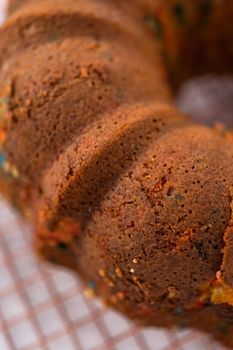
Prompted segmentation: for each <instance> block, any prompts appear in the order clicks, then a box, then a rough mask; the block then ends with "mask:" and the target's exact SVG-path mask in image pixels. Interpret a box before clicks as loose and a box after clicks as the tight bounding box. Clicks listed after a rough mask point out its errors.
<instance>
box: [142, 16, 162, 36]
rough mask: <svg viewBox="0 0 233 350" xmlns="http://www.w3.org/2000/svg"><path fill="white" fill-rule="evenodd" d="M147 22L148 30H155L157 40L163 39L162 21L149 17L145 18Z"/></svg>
mask: <svg viewBox="0 0 233 350" xmlns="http://www.w3.org/2000/svg"><path fill="white" fill-rule="evenodd" d="M145 22H146V24H147V26H148V28H150V29H152V30H153V32H154V33H155V35H156V38H157V39H162V37H163V27H162V24H161V23H160V21H159V20H158V19H157V18H156V17H154V16H152V15H148V16H146V17H145Z"/></svg>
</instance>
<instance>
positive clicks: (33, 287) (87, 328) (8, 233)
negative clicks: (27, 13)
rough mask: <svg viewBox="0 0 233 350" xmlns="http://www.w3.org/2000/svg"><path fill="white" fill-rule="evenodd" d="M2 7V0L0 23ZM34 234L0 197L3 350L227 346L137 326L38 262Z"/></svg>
mask: <svg viewBox="0 0 233 350" xmlns="http://www.w3.org/2000/svg"><path fill="white" fill-rule="evenodd" d="M19 1H20V0H19ZM4 8H5V1H4V0H0V21H2V20H3V18H4ZM30 237H31V234H30V228H29V227H28V226H27V225H26V224H25V223H23V222H22V220H21V219H20V218H19V217H18V216H17V214H16V213H14V212H13V211H11V210H10V209H9V207H8V206H7V205H6V204H5V203H4V202H3V201H1V200H0V350H47V349H48V350H223V349H224V348H223V347H220V346H219V345H218V344H216V343H215V342H213V341H212V340H211V339H210V338H208V336H206V335H204V334H201V333H198V332H196V331H190V330H184V331H173V332H168V331H166V330H161V329H155V328H153V329H149V328H147V329H143V328H137V327H136V326H135V325H133V324H132V323H131V322H129V321H127V320H126V319H125V318H123V317H122V316H120V315H119V314H117V313H116V312H113V311H112V310H109V309H106V308H105V307H104V306H102V305H101V303H100V301H98V300H96V299H92V300H90V299H88V298H86V297H85V290H84V288H83V286H82V283H81V281H80V280H79V279H78V278H77V276H74V275H73V274H72V273H71V272H69V271H66V270H63V269H61V268H58V267H52V266H50V265H47V264H46V263H41V262H40V263H39V262H38V261H37V259H36V257H35V256H34V254H33V250H32V246H31V239H30Z"/></svg>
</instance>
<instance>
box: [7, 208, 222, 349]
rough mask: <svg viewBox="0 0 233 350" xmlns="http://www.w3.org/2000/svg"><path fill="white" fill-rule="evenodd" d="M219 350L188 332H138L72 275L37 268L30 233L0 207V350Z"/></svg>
mask: <svg viewBox="0 0 233 350" xmlns="http://www.w3.org/2000/svg"><path fill="white" fill-rule="evenodd" d="M9 349H10V350H13V349H17V350H39V349H51V350H74V349H76V350H79V349H80V350H104V349H106V350H109V349H114V350H131V349H132V350H178V349H179V350H221V349H223V348H220V347H219V346H218V345H217V344H215V343H213V342H211V341H210V340H209V339H208V337H207V336H204V335H201V334H199V333H197V332H192V331H180V332H168V331H164V330H160V329H139V328H137V327H136V326H134V325H133V324H132V323H130V322H129V321H127V320H126V319H124V318H123V317H122V316H120V315H118V314H117V313H115V312H113V311H111V310H108V309H106V308H105V307H103V306H102V305H101V304H100V302H99V301H97V300H88V299H86V297H85V295H84V289H83V286H82V283H81V282H80V281H79V280H78V279H77V277H76V276H74V275H73V274H72V273H70V272H68V271H65V270H62V269H60V268H55V267H51V266H49V265H47V264H45V263H41V262H40V263H39V262H38V261H37V259H36V258H35V256H34V255H33V251H32V247H31V244H30V228H29V227H28V226H26V224H24V223H23V222H22V221H21V219H20V218H19V217H18V216H17V215H16V214H15V213H13V212H11V211H10V209H9V208H8V207H7V206H6V205H5V204H4V203H3V202H0V350H9Z"/></svg>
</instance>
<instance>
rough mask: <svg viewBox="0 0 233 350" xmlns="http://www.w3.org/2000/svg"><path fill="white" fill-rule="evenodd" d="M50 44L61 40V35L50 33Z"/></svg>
mask: <svg viewBox="0 0 233 350" xmlns="http://www.w3.org/2000/svg"><path fill="white" fill-rule="evenodd" d="M47 39H48V42H50V43H53V42H54V41H57V40H58V39H59V35H58V34H57V33H50V34H49V35H48V37H47Z"/></svg>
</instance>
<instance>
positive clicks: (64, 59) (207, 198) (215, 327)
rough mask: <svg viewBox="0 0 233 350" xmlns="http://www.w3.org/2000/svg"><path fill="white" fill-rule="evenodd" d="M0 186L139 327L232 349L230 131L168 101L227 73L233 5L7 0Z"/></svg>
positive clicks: (53, 251)
mask: <svg viewBox="0 0 233 350" xmlns="http://www.w3.org/2000/svg"><path fill="white" fill-rule="evenodd" d="M8 13H9V16H8V19H7V21H6V22H5V23H4V25H3V26H2V28H1V30H0V37H1V41H0V142H1V155H0V167H1V170H0V171H1V172H0V179H1V180H0V190H1V192H2V193H3V195H4V196H5V197H6V198H7V199H8V200H9V201H10V202H11V203H12V205H14V206H15V207H17V208H18V209H19V210H20V211H21V213H22V214H23V215H24V216H26V217H27V218H28V220H30V221H31V222H32V223H33V225H34V228H35V232H36V234H35V241H36V243H35V245H36V249H37V252H38V254H39V256H41V257H43V258H44V259H47V260H49V261H51V262H53V263H57V264H61V265H63V266H67V267H69V268H71V269H73V270H74V271H77V272H78V274H79V275H80V276H81V277H82V278H83V280H84V281H85V282H86V283H87V285H88V286H89V287H90V288H91V289H92V291H93V292H94V293H96V294H97V295H99V296H100V297H101V298H102V299H103V300H104V301H105V302H106V303H107V304H108V305H111V306H113V307H114V308H117V309H119V310H121V311H122V312H123V313H125V314H126V315H127V316H128V317H130V318H132V319H134V320H137V321H139V322H141V323H142V324H145V325H155V326H162V327H172V326H178V327H195V328H198V329H201V330H205V331H208V332H210V333H211V334H212V335H213V336H215V337H216V338H217V339H218V340H220V341H222V342H223V343H225V344H226V345H228V346H231V347H233V215H232V211H233V138H232V133H231V131H227V130H223V129H219V128H208V127H206V126H204V125H199V124H196V123H194V122H193V121H192V120H191V118H190V117H188V116H186V115H184V114H183V113H182V112H181V111H179V110H178V109H177V108H176V107H175V106H174V104H173V96H174V94H175V91H176V89H177V87H178V86H180V84H181V83H182V82H183V81H184V80H186V79H188V78H190V77H192V76H195V75H200V74H203V73H205V72H215V73H217V74H225V73H226V74H229V73H232V72H233V45H232V37H233V2H232V1H229V0H195V1H194V0H134V1H125V0H79V1H74V0H37V1H34V0H21V1H19V0H18V1H17V0H14V1H11V2H10V5H9V11H8Z"/></svg>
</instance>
